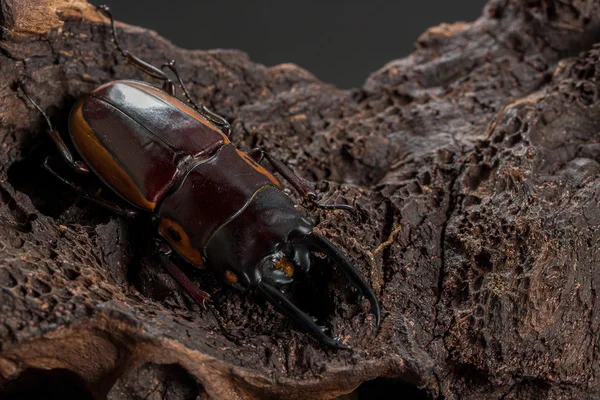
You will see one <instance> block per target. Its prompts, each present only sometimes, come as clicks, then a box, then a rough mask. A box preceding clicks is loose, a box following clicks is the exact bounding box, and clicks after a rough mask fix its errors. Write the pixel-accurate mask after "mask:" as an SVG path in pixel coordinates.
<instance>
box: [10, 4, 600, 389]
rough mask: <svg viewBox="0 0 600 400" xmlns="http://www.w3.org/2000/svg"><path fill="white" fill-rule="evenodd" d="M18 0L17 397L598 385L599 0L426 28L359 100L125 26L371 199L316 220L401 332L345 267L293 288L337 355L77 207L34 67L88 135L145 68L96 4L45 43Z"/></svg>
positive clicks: (330, 193) (304, 166)
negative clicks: (199, 296) (37, 381)
mask: <svg viewBox="0 0 600 400" xmlns="http://www.w3.org/2000/svg"><path fill="white" fill-rule="evenodd" d="M0 3H1V5H2V19H1V20H0V21H1V22H2V25H3V27H4V30H3V38H4V39H3V40H2V41H1V42H0V82H1V84H2V86H1V89H0V104H1V107H0V121H1V122H0V124H1V127H0V141H1V142H2V148H1V150H0V200H1V202H0V203H1V204H0V216H1V218H2V220H1V221H2V224H1V225H0V258H1V259H2V265H0V384H2V383H6V385H5V389H4V390H9V391H10V390H12V391H13V392H11V393H15V391H18V390H19V388H21V389H23V388H25V387H26V382H30V380H27V379H25V378H23V376H26V375H27V374H29V376H31V374H34V375H33V376H35V374H36V373H38V374H40V375H39V376H42V375H43V374H42V372H40V371H41V370H47V369H55V371H58V372H56V373H59V372H60V371H61V370H64V369H66V370H68V371H72V372H74V373H75V374H77V375H76V376H78V377H79V378H80V379H81V384H82V385H84V386H83V387H86V388H87V390H90V391H91V393H92V394H93V395H94V396H96V397H97V398H104V397H105V396H107V397H108V398H109V399H125V398H156V399H189V398H204V397H207V396H209V397H211V398H223V399H225V398H226V399H231V398H244V399H251V398H265V397H267V396H271V397H283V396H285V397H286V398H288V399H296V398H331V397H335V396H339V395H342V394H345V393H348V392H351V391H352V390H353V389H355V388H356V387H357V386H358V385H360V384H361V383H362V382H364V381H366V380H371V379H374V378H377V377H390V378H394V379H396V381H392V384H393V383H394V382H395V383H396V384H398V385H400V384H402V385H404V386H399V387H400V388H403V389H401V390H409V389H410V387H413V388H415V387H418V388H422V389H423V390H422V391H421V392H420V393H421V394H422V395H423V396H425V397H426V398H427V397H431V398H447V399H454V398H459V397H460V398H463V399H479V398H484V397H485V398H497V397H502V398H505V399H523V398H528V399H538V398H539V399H546V398H550V399H559V398H561V399H563V398H564V399H571V398H590V397H595V396H600V380H599V379H600V371H599V364H598V362H597V360H598V356H599V352H600V348H599V343H598V330H599V325H600V314H599V313H598V311H597V310H600V299H599V298H598V296H597V293H598V291H599V290H600V280H598V272H597V268H598V265H599V261H600V260H599V259H600V252H599V250H598V249H599V245H598V242H599V241H600V232H599V231H598V229H597V227H598V225H599V224H600V212H599V206H598V202H599V200H600V179H599V178H598V174H599V173H600V129H599V128H600V103H599V99H598V93H599V85H600V67H599V60H600V49H597V48H594V47H593V44H594V43H595V42H596V41H597V40H598V39H600V1H598V0H594V1H592V0H570V1H567V0H561V1H559V0H544V1H542V0H540V1H534V0H527V1H526V0H522V1H516V0H491V1H490V2H489V4H488V5H487V6H486V8H485V10H484V12H483V15H482V17H481V18H480V19H478V20H477V21H475V22H474V23H472V24H454V25H441V26H439V27H435V28H432V29H430V30H428V31H427V32H425V33H424V34H423V35H422V36H421V37H420V38H419V40H418V42H417V44H416V48H415V51H414V53H413V54H411V55H410V56H409V57H407V58H404V59H400V60H396V61H393V62H391V63H389V64H388V65H386V66H384V67H383V68H382V69H381V70H379V71H377V72H375V73H374V74H372V75H371V76H370V77H369V78H368V79H367V81H366V83H365V84H364V86H363V88H362V89H359V90H354V91H343V90H338V89H336V88H335V87H333V86H331V85H327V84H324V83H322V82H319V81H318V80H317V79H315V77H314V76H312V75H311V74H310V73H308V72H306V71H304V70H302V69H300V68H298V67H296V66H294V65H280V66H276V67H272V68H267V67H264V66H262V65H258V64H255V63H252V62H251V61H250V60H249V59H248V57H247V56H246V55H245V54H243V53H240V52H238V51H223V50H212V51H187V50H182V49H179V48H177V47H174V46H173V45H172V44H171V43H169V42H167V41H165V40H164V39H162V38H161V37H159V36H158V35H156V34H155V33H153V32H150V31H147V30H145V29H141V28H134V27H130V26H126V25H119V29H121V31H122V34H121V37H122V40H123V44H124V46H125V47H126V48H128V49H131V50H133V51H134V52H135V54H136V55H138V56H140V57H142V58H144V59H146V60H148V61H150V62H152V63H153V64H155V65H159V64H161V63H162V62H164V61H166V60H168V59H171V58H174V59H176V60H177V62H178V65H179V66H180V69H181V73H182V75H183V77H184V79H185V81H186V82H188V83H189V88H190V89H191V92H192V94H193V96H195V97H196V98H197V99H199V100H200V101H201V102H204V103H205V104H206V105H208V106H209V107H211V108H213V109H214V110H215V111H217V112H218V113H220V114H222V115H224V116H225V117H227V118H228V119H229V120H230V121H232V123H233V127H234V135H235V142H236V143H237V144H238V145H239V146H240V147H241V148H242V149H246V150H248V149H250V148H252V147H255V146H260V147H264V148H265V149H267V150H268V151H270V152H272V153H273V154H275V155H276V156H277V157H279V158H280V159H282V160H284V161H285V162H286V163H288V164H289V165H291V166H293V167H294V168H295V170H296V171H298V173H300V174H301V175H302V176H304V177H305V178H306V179H308V180H310V181H314V182H322V181H324V180H326V181H327V182H326V183H320V184H318V185H317V187H318V188H319V190H320V192H321V194H322V197H323V199H325V200H326V201H329V202H333V201H340V200H342V199H343V200H345V201H347V202H349V203H351V204H354V205H356V207H358V208H359V209H361V210H362V211H363V212H364V214H365V215H366V217H365V218H364V219H363V221H362V222H361V223H360V224H359V223H357V222H356V221H355V220H353V219H352V218H351V217H350V216H348V215H346V214H343V213H341V214H338V213H326V212H321V213H318V214H316V218H317V219H318V220H319V221H320V225H319V230H320V232H321V233H323V234H325V235H326V236H328V237H330V238H331V239H332V240H333V241H334V242H335V243H336V244H337V245H339V246H340V247H341V248H342V249H345V251H346V252H347V253H348V255H349V257H350V259H351V261H352V262H354V263H355V265H357V266H358V267H359V268H360V270H361V271H362V273H363V274H364V275H365V276H367V277H368V278H369V279H370V281H371V282H372V284H373V286H374V288H375V289H376V291H377V293H378V296H379V297H380V299H381V304H382V307H383V321H382V324H381V327H380V328H376V327H375V326H374V322H373V319H372V317H371V316H369V315H368V314H367V312H366V311H367V304H357V301H356V300H357V299H356V294H352V293H351V292H350V291H349V288H348V285H347V283H346V281H345V280H344V278H343V277H342V276H341V275H340V274H339V273H338V272H335V271H333V272H332V270H331V269H330V268H329V267H328V266H327V265H326V264H325V263H323V262H320V263H318V265H316V266H315V268H314V269H313V271H312V273H311V278H312V279H311V283H306V282H305V283H304V284H302V285H300V286H299V287H297V288H296V290H295V291H294V296H295V298H296V300H297V301H301V302H302V304H303V306H304V307H305V308H306V309H308V310H310V311H312V312H313V313H314V314H316V315H317V316H319V317H322V318H326V321H327V325H328V326H329V327H330V328H331V329H332V331H333V333H334V334H339V335H341V336H342V337H343V338H344V340H345V341H346V342H347V343H349V344H350V345H352V346H353V348H354V350H353V351H333V350H331V349H327V348H323V347H321V346H319V345H318V344H317V343H316V342H315V341H314V340H312V339H311V338H310V337H308V336H307V335H305V334H302V333H298V332H296V331H294V330H292V329H291V327H290V325H289V323H288V322H287V321H286V320H285V319H284V318H282V317H281V316H280V315H279V314H278V313H277V312H275V311H274V310H273V309H272V308H271V307H270V306H268V305H266V304H265V303H264V302H263V301H261V300H259V299H257V298H255V297H253V296H251V295H250V294H243V293H240V292H238V291H236V290H234V289H232V288H229V287H226V286H225V285H223V284H222V283H220V281H219V280H218V279H216V278H215V277H214V276H212V275H211V273H210V272H198V271H192V270H186V271H188V272H189V274H190V276H192V277H194V279H196V281H197V282H198V283H199V285H200V286H201V287H203V288H204V289H207V290H209V291H211V292H213V293H214V299H215V304H216V306H217V308H218V309H220V310H221V311H222V313H223V315H224V318H225V320H226V321H227V323H228V325H229V329H230V331H231V332H232V333H233V334H235V335H236V336H237V337H238V338H239V339H238V340H237V342H232V341H230V340H228V339H227V338H225V337H224V336H223V334H222V333H221V332H220V331H219V329H218V327H217V324H216V322H215V320H214V319H213V317H212V316H211V314H210V313H209V312H207V311H203V310H197V309H195V308H194V307H192V306H191V305H190V304H189V303H188V302H187V301H186V300H185V299H183V298H182V297H181V296H177V295H175V294H174V293H178V289H177V287H176V285H175V284H174V283H173V282H172V281H171V280H170V278H169V277H168V276H167V275H165V274H164V273H163V272H161V270H160V267H159V266H158V265H157V263H156V258H155V255H154V254H152V252H151V250H150V248H151V247H150V246H149V239H150V236H149V235H148V231H149V228H148V226H147V225H145V224H144V223H142V222H137V223H131V222H128V221H124V220H122V219H119V218H116V217H114V216H111V215H110V214H108V213H107V212H105V211H103V210H101V209H99V208H97V207H96V206H94V205H92V204H90V203H87V202H84V201H81V202H76V197H75V196H74V194H72V193H71V192H70V191H69V190H68V189H67V188H65V187H63V186H61V185H60V184H59V183H57V182H55V181H54V180H53V179H52V178H51V177H50V176H48V175H47V174H46V173H45V172H43V171H42V170H41V169H40V167H39V165H40V163H41V161H42V160H43V159H44V157H46V156H47V155H55V151H54V149H53V148H52V147H51V146H50V143H49V141H48V140H47V139H46V138H45V137H44V135H43V131H44V124H43V120H42V118H41V116H40V115H39V113H38V112H36V111H35V110H34V109H33V108H32V107H31V106H30V105H29V104H28V103H27V102H26V101H25V100H24V98H23V97H22V96H21V95H19V94H18V93H17V91H16V90H15V89H16V82H17V81H19V80H25V81H26V82H27V83H26V86H27V88H28V90H29V91H30V92H31V93H32V94H33V95H34V96H35V98H36V99H38V101H39V102H40V104H41V106H42V107H43V108H44V109H45V110H48V112H49V113H50V115H51V117H52V119H53V121H54V122H55V123H56V125H58V126H59V127H60V129H61V130H62V131H63V132H65V133H66V131H65V129H66V125H65V123H66V119H67V116H68V113H69V109H70V107H71V106H72V105H73V103H74V102H75V100H76V99H77V98H78V97H79V96H80V95H82V94H83V93H85V92H88V91H90V90H91V89H93V88H94V87H95V86H97V85H99V84H101V83H103V82H106V81H109V80H112V79H116V78H137V79H144V80H147V79H146V78H145V77H144V76H142V75H141V74H140V73H139V72H137V71H136V70H135V69H134V68H132V67H131V66H128V65H126V64H124V63H123V62H122V59H121V58H120V56H119V55H118V53H117V52H116V51H115V49H114V46H113V45H112V43H111V42H110V34H109V30H108V29H107V25H106V24H105V22H98V20H99V19H98V18H97V17H96V16H93V14H94V13H93V12H90V11H89V9H86V8H85V6H82V5H81V1H79V2H76V4H77V5H76V6H74V7H83V8H77V10H81V9H84V10H87V11H84V12H77V13H75V12H73V9H71V8H69V4H70V3H69V2H66V1H58V0H53V1H50V0H48V1H47V3H48V4H47V7H49V10H51V12H50V11H49V12H50V14H51V13H54V14H52V15H57V14H56V10H62V13H59V14H58V15H59V17H60V18H61V19H63V20H64V24H63V25H62V26H58V27H57V25H58V24H57V23H54V22H52V23H49V24H48V26H47V28H44V29H48V28H50V27H52V29H50V30H49V31H47V32H45V33H43V34H42V35H39V36H31V35H27V32H31V29H30V28H28V26H30V21H29V20H28V18H29V17H28V14H27V13H22V12H21V11H19V6H20V4H23V3H25V2H24V1H23V2H20V1H9V0H2V1H1V2H0ZM73 4H75V2H74V3H73ZM50 14H48V15H50ZM94 19H96V20H94ZM399 23H401V17H399ZM38 33H39V31H38ZM382 40H385V41H393V40H394V39H393V38H382ZM349 68H351V66H349ZM382 244H384V245H383V246H382ZM317 293H320V294H319V295H317ZM34 368H35V369H34ZM23 371H28V372H26V373H25V374H22V373H23ZM36 371H37V372H36ZM51 372H52V371H51ZM53 373H54V372H53ZM21 374H22V375H21ZM62 374H63V375H64V376H66V377H68V379H67V378H64V379H65V382H69V379H74V378H73V377H72V376H71V375H72V374H68V373H67V372H66V371H63V372H62ZM20 375H21V378H19V376H20ZM63 375H60V376H63ZM15 379H16V380H15ZM19 382H22V383H21V385H20V386H19ZM167 382H168V383H167ZM377 382H381V384H382V385H383V384H390V381H385V382H384V381H375V384H374V385H373V384H372V385H371V386H370V387H373V386H376V385H377ZM72 386H73V387H74V388H77V387H79V386H78V385H72ZM365 390H366V389H363V390H362V393H363V394H364V392H365ZM399 390H400V389H399ZM147 396H152V397H147Z"/></svg>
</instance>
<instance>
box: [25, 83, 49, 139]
mask: <svg viewBox="0 0 600 400" xmlns="http://www.w3.org/2000/svg"><path fill="white" fill-rule="evenodd" d="M18 88H19V89H21V91H22V92H23V94H24V95H25V97H27V100H29V101H30V102H31V104H33V105H34V107H35V108H37V109H38V111H39V112H40V113H41V114H42V115H43V116H44V118H45V119H46V124H48V128H50V130H51V131H52V130H54V128H53V127H52V122H50V118H49V117H48V115H47V114H46V113H45V112H44V110H42V108H41V107H40V106H39V105H38V104H37V103H36V102H35V101H34V100H33V99H32V98H31V96H29V94H28V93H27V92H26V91H25V87H24V86H23V84H21V83H19V84H18Z"/></svg>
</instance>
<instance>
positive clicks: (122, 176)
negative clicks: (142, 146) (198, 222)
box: [69, 100, 156, 210]
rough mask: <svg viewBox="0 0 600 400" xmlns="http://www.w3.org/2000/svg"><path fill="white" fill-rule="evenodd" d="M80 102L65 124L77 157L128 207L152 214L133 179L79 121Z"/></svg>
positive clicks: (83, 120)
mask: <svg viewBox="0 0 600 400" xmlns="http://www.w3.org/2000/svg"><path fill="white" fill-rule="evenodd" d="M83 101H84V100H80V101H79V102H78V103H77V104H76V105H75V107H74V108H73V113H72V114H71V118H70V120H69V131H70V133H71V138H72V139H73V143H74V144H75V147H77V150H78V151H79V153H80V154H81V156H82V157H83V158H84V159H85V161H86V162H87V164H88V165H89V166H90V167H92V169H93V170H94V171H95V172H96V173H97V174H98V175H100V177H101V178H102V179H103V180H104V181H105V182H106V183H107V184H108V185H109V186H110V187H111V188H112V189H114V190H115V191H117V192H118V193H119V194H121V196H123V197H124V198H125V199H127V200H128V201H129V202H131V204H133V205H135V206H138V207H140V208H143V209H145V210H154V209H155V208H156V203H154V202H151V201H149V200H148V199H147V198H146V197H145V196H144V194H143V193H142V191H141V190H140V188H139V187H138V186H137V185H136V184H135V183H134V182H133V179H131V177H130V176H129V175H128V174H127V172H126V171H124V170H123V168H121V166H120V165H119V164H118V163H117V161H116V160H115V159H114V157H113V156H112V154H110V152H109V151H108V150H107V149H106V147H104V145H103V144H102V143H101V142H100V140H99V139H98V136H97V135H96V133H95V132H94V130H93V129H92V127H91V126H90V125H89V124H88V123H87V122H86V120H85V119H84V118H83Z"/></svg>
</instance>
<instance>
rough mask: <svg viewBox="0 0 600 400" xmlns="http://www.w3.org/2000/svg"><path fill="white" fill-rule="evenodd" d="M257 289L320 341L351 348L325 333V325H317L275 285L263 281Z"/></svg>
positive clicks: (341, 347) (338, 346)
mask: <svg viewBox="0 0 600 400" xmlns="http://www.w3.org/2000/svg"><path fill="white" fill-rule="evenodd" d="M257 290H258V291H259V292H260V294H262V295H263V296H264V297H265V298H266V299H267V300H268V301H269V302H270V303H271V304H273V306H275V307H276V308H277V309H278V310H279V311H281V313H283V314H284V315H286V316H287V317H288V318H291V319H293V320H294V321H296V322H297V323H298V324H300V325H302V326H303V327H304V328H306V329H307V330H308V331H309V332H310V333H311V334H312V335H313V337H314V338H315V339H317V340H318V341H319V342H321V343H323V344H326V345H328V346H331V347H335V348H336V349H344V350H347V349H349V348H350V347H349V346H347V345H345V344H344V343H341V342H340V341H339V340H337V339H334V338H331V337H329V336H327V335H326V334H325V333H324V331H325V329H326V328H325V329H324V327H322V326H319V325H317V324H316V323H315V321H314V320H313V318H312V317H311V316H310V315H308V314H306V313H305V312H304V311H302V310H300V309H299V308H298V307H296V306H295V305H294V303H292V302H291V301H290V300H288V298H287V297H285V296H284V295H283V293H281V291H279V290H278V289H277V288H276V287H274V286H273V285H271V284H269V283H267V282H265V281H262V282H260V283H259V284H258V286H257Z"/></svg>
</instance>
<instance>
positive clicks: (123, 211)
mask: <svg viewBox="0 0 600 400" xmlns="http://www.w3.org/2000/svg"><path fill="white" fill-rule="evenodd" d="M49 159H50V157H47V158H46V160H44V168H45V169H46V170H47V171H48V172H50V173H51V174H52V175H54V176H55V177H56V178H57V179H59V180H60V181H61V182H63V183H64V184H66V185H69V186H70V187H71V188H72V189H74V190H75V191H76V192H78V193H80V194H81V195H82V196H83V198H85V199H87V200H90V201H93V202H94V203H96V204H98V205H100V206H102V207H104V208H106V209H108V210H110V211H112V212H114V213H116V214H118V215H120V216H122V217H126V218H133V217H136V216H137V215H138V211H136V210H132V209H128V208H123V207H121V206H119V205H118V204H116V203H113V202H112V201H109V200H106V199H103V198H102V197H100V196H97V195H95V194H91V193H89V192H88V191H87V190H85V189H84V188H82V187H81V186H79V185H77V184H75V183H74V182H71V181H69V180H68V179H66V178H64V177H63V176H61V175H60V174H59V173H58V172H56V171H55V170H53V169H52V167H51V166H50V163H49Z"/></svg>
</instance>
